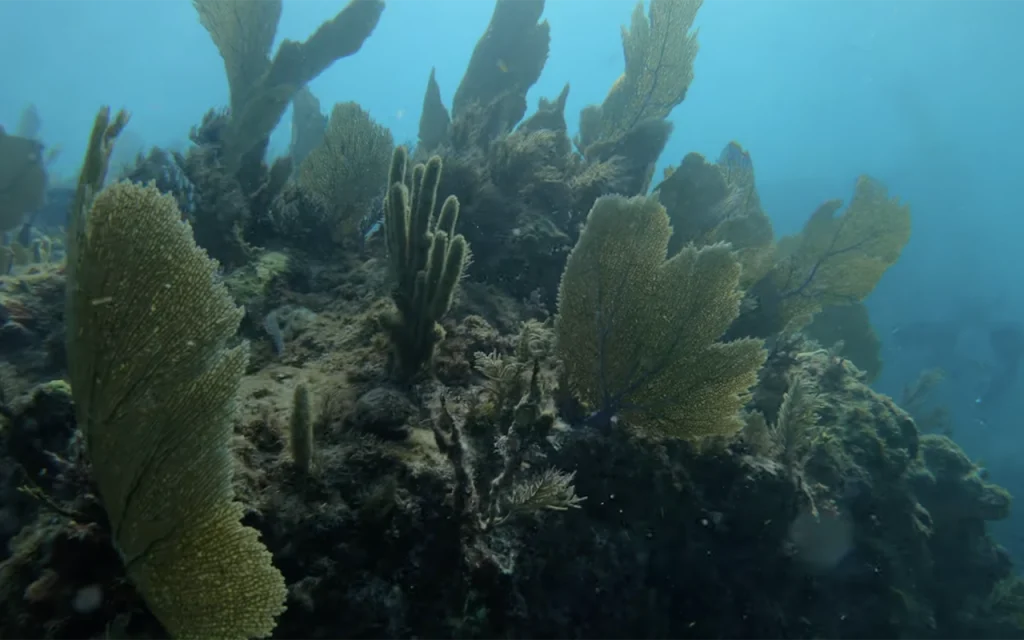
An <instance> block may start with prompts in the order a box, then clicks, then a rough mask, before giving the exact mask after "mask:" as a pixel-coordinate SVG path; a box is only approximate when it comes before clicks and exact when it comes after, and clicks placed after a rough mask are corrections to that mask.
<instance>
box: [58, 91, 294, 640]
mask: <svg viewBox="0 0 1024 640" xmlns="http://www.w3.org/2000/svg"><path fill="white" fill-rule="evenodd" d="M127 121H128V116H127V114H126V113H125V112H123V111H122V112H120V113H119V114H118V115H117V116H116V117H115V119H114V121H113V122H110V120H109V110H108V109H106V108H104V109H103V110H101V111H100V113H99V115H98V116H97V118H96V123H95V126H94V129H93V133H92V138H91V141H90V144H89V150H88V152H87V155H86V158H85V162H84V166H83V169H82V174H81V178H80V182H79V187H78V193H77V196H76V199H75V204H74V207H73V209H72V214H71V216H70V230H69V234H68V237H69V246H68V266H67V272H68V285H67V303H66V304H67V310H66V322H67V352H68V364H69V377H70V379H71V385H72V393H73V398H74V403H75V415H76V418H77V422H78V428H79V429H80V430H81V432H82V433H83V434H84V438H85V447H86V452H87V455H88V458H89V461H90V463H91V468H92V476H93V480H94V481H95V483H96V486H97V488H98V493H99V498H100V501H101V502H102V504H103V506H104V508H105V510H106V513H107V516H108V519H109V523H110V529H111V535H112V539H113V542H114V544H115V546H116V548H117V550H118V552H119V554H120V555H121V557H122V559H123V561H124V566H125V571H126V573H127V575H128V577H129V579H130V580H131V581H132V583H133V584H134V586H135V587H136V588H137V589H138V591H139V593H140V594H141V595H142V597H143V598H144V599H145V601H146V603H147V604H148V606H149V608H150V610H151V611H152V612H153V614H154V615H155V616H156V617H157V619H158V620H159V621H160V622H161V624H162V625H163V626H164V628H165V629H166V630H167V632H168V633H169V634H170V635H172V636H174V637H195V638H229V637H234V638H251V637H264V636H268V635H270V633H271V632H272V631H273V629H274V626H275V624H276V618H277V616H278V615H279V614H280V613H281V612H282V611H283V610H284V601H285V596H286V593H287V591H286V588H285V584H284V579H283V577H282V576H281V573H280V572H278V570H277V569H276V568H275V567H274V565H273V563H272V561H271V555H270V552H269V551H267V549H266V547H264V546H263V544H262V543H261V542H260V540H259V537H258V536H259V534H258V533H257V531H256V530H255V529H252V528H250V527H247V526H243V525H242V524H241V522H240V520H241V517H242V514H243V511H244V507H243V506H242V504H241V503H240V502H237V501H235V500H234V498H233V491H232V474H233V464H232V456H231V451H230V443H231V438H232V423H231V418H232V415H233V413H234V409H235V397H236V395H237V393H238V387H239V383H240V381H241V377H242V375H243V373H244V372H245V367H246V364H247V363H248V345H247V344H245V343H243V344H241V345H238V346H235V347H231V348H229V347H228V346H227V342H228V340H229V339H231V338H232V337H233V336H234V335H235V332H236V331H237V329H238V323H239V321H240V320H241V318H242V315H243V310H242V309H241V308H239V307H237V306H235V304H234V302H233V301H232V299H231V297H230V295H229V294H228V292H227V290H226V289H225V287H224V285H223V284H222V283H221V282H220V281H219V280H218V279H217V277H216V274H217V268H218V267H217V263H216V262H214V261H213V260H211V259H209V258H208V257H207V256H206V254H205V252H203V250H202V249H200V248H199V247H198V246H196V244H195V241H194V240H193V238H192V231H191V229H190V228H189V227H188V226H187V225H186V224H184V223H182V220H181V212H180V211H179V210H178V207H177V205H176V204H175V201H174V199H173V198H172V197H171V196H166V195H161V194H160V192H159V191H157V189H156V188H155V187H153V186H148V187H141V186H138V185H134V184H131V183H127V182H121V183H117V184H114V185H111V186H109V187H107V188H106V189H104V190H103V191H102V192H100V193H99V194H98V195H95V196H94V195H93V194H94V193H95V191H96V190H97V189H98V187H99V185H101V184H102V183H103V179H104V177H105V174H106V169H107V163H108V160H109V157H110V152H111V150H112V146H113V143H114V140H115V138H116V137H117V135H118V134H119V133H120V131H121V130H122V129H123V128H124V126H125V124H126V123H127Z"/></svg>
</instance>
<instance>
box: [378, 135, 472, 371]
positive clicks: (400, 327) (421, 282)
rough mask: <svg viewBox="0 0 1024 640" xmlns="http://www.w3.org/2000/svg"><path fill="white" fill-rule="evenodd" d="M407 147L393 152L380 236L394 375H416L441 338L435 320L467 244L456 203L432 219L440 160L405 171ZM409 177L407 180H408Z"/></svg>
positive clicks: (448, 300) (447, 301)
mask: <svg viewBox="0 0 1024 640" xmlns="http://www.w3.org/2000/svg"><path fill="white" fill-rule="evenodd" d="M408 163H409V155H408V152H407V151H406V149H405V147H398V148H397V149H395V153H394V157H393V159H392V161H391V170H390V173H389V177H388V180H389V184H390V187H389V189H388V196H387V199H386V200H385V202H384V235H385V238H386V241H387V247H388V259H389V262H390V268H391V273H392V277H393V279H394V287H393V289H392V293H391V297H392V299H393V300H394V302H395V307H396V310H397V313H396V314H394V315H393V316H390V317H388V318H386V319H385V325H386V326H387V329H388V332H389V333H390V337H391V346H392V348H393V352H392V355H393V356H394V363H393V364H394V366H395V373H396V374H397V375H398V376H399V377H400V378H409V377H411V376H413V375H415V374H416V373H417V372H418V371H419V370H420V369H421V368H422V367H423V366H424V365H425V364H428V363H429V362H430V361H431V360H432V359H433V355H434V346H435V345H436V344H437V343H438V342H439V341H440V340H442V339H443V338H444V329H442V328H441V325H439V324H438V321H439V320H440V319H441V318H443V317H444V315H445V314H446V313H448V309H449V308H450V307H451V304H452V298H453V297H454V296H455V288H456V286H457V285H458V283H459V280H460V279H461V278H462V271H463V269H464V268H465V266H466V260H467V258H468V254H469V245H467V244H466V239H465V238H464V237H463V236H462V235H459V234H456V233H455V223H456V221H457V220H458V217H459V201H458V199H457V198H455V196H448V198H447V199H445V201H444V204H443V205H442V206H441V212H440V215H439V216H438V217H437V219H436V220H435V219H434V208H435V206H436V201H437V185H438V183H439V182H440V180H441V158H439V157H437V156H435V157H433V158H431V159H430V161H429V162H428V163H427V164H426V165H422V164H421V165H416V167H415V168H414V169H413V170H412V171H411V172H408V173H409V174H411V175H407V168H408ZM409 178H411V181H408V182H407V180H408V179H409Z"/></svg>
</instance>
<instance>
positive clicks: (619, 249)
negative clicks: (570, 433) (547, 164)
mask: <svg viewBox="0 0 1024 640" xmlns="http://www.w3.org/2000/svg"><path fill="white" fill-rule="evenodd" d="M670 235H671V228H670V227H669V222H668V216H667V215H666V213H665V209H664V208H663V207H662V206H661V205H660V204H658V202H657V200H655V199H653V198H642V197H636V198H631V199H626V198H622V197H618V196H606V197H603V198H601V199H599V200H598V201H597V203H596V204H595V205H594V208H593V209H592V210H591V211H590V215H589V217H588V218H587V226H586V228H585V229H584V231H583V234H582V236H581V237H580V240H579V243H578V244H577V245H576V248H575V249H573V252H572V254H571V255H570V257H569V261H568V264H567V265H566V268H565V273H564V274H563V276H562V286H561V289H560V291H559V307H558V310H559V315H558V319H557V322H556V333H557V339H558V350H559V352H560V355H561V356H562V359H563V361H564V362H565V367H566V370H567V372H568V376H569V380H570V382H571V383H572V384H573V386H574V387H575V390H576V392H577V393H578V394H579V396H580V397H581V398H582V399H583V400H584V401H586V402H587V403H589V404H590V405H591V407H592V408H593V409H595V410H596V413H595V414H594V416H592V418H591V420H592V421H593V422H595V423H599V424H600V423H608V422H609V421H610V420H611V419H612V418H613V417H614V416H615V415H617V414H621V415H622V416H623V417H624V418H625V419H626V420H627V421H628V422H629V424H630V425H632V426H633V427H635V428H636V429H638V430H640V431H642V432H644V433H648V434H651V435H656V436H674V437H698V436H705V435H713V434H720V433H731V432H734V431H735V430H736V429H738V428H739V427H740V420H739V417H738V412H739V409H740V407H741V406H742V405H743V403H744V398H745V397H746V394H747V392H748V390H749V389H750V387H752V386H753V385H754V383H755V382H756V378H757V371H758V369H759V368H760V366H761V364H762V363H763V362H764V358H765V353H764V350H763V349H762V346H761V341H760V340H748V339H744V340H738V341H735V342H731V343H720V342H716V341H717V340H718V338H719V337H720V336H721V335H722V333H723V332H724V331H725V329H726V327H728V326H729V323H730V322H732V321H733V319H734V318H735V317H736V315H737V313H738V312H739V303H740V297H741V294H740V291H739V289H738V286H737V285H738V282H739V277H740V265H739V263H738V262H737V260H736V258H735V256H734V254H733V253H732V251H730V250H729V248H728V246H726V245H713V246H709V247H704V248H701V249H697V248H694V247H692V246H691V247H687V248H685V249H683V250H682V251H681V252H679V253H678V254H676V255H675V256H674V257H672V258H671V259H670V260H668V261H667V262H666V261H665V251H666V248H667V247H668V241H669V236H670Z"/></svg>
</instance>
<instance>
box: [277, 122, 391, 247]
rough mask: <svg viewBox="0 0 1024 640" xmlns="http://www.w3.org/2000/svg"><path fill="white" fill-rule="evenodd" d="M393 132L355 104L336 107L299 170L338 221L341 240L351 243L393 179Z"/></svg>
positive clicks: (305, 183) (302, 182) (303, 181)
mask: <svg viewBox="0 0 1024 640" xmlns="http://www.w3.org/2000/svg"><path fill="white" fill-rule="evenodd" d="M394 148H395V143H394V140H393V139H392V137H391V132H390V131H388V129H387V128H386V127H383V126H381V125H379V124H377V122H375V121H374V120H373V118H371V117H370V114H368V113H367V112H366V111H364V110H363V109H362V108H360V106H359V105H358V104H356V103H355V102H345V103H340V104H336V105H334V110H333V111H332V112H331V118H330V120H329V121H328V122H327V129H326V130H325V131H324V134H323V139H322V140H321V142H320V144H319V145H318V146H317V147H315V148H314V149H313V150H312V151H310V153H309V155H308V156H307V157H306V159H305V161H304V162H303V163H302V164H301V165H299V168H298V172H297V174H298V176H297V177H298V182H299V184H300V185H301V186H303V187H305V188H306V189H307V190H309V191H310V192H312V193H313V194H315V195H316V196H319V197H320V198H322V199H323V201H324V202H325V204H326V206H327V208H328V210H329V211H330V212H331V213H332V215H333V216H334V223H335V225H336V228H335V237H336V238H339V237H340V238H341V239H345V238H349V237H352V236H354V234H355V232H356V231H357V227H358V224H359V222H360V219H361V218H362V217H363V216H364V215H365V213H366V211H367V210H369V209H370V208H371V207H370V203H371V201H372V200H373V199H374V197H375V196H377V194H379V193H380V191H381V188H380V183H381V182H382V181H384V180H386V179H387V175H388V167H389V166H390V163H391V156H392V153H393V152H394Z"/></svg>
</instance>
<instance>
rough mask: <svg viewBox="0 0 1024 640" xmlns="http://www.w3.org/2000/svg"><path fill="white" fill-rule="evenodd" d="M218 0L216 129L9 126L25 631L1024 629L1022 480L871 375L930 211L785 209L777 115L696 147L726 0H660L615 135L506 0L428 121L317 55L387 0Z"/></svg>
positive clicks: (11, 324) (565, 633)
mask: <svg viewBox="0 0 1024 640" xmlns="http://www.w3.org/2000/svg"><path fill="white" fill-rule="evenodd" d="M193 5H194V8H195V10H196V12H197V14H198V19H199V22H200V23H201V24H202V26H203V27H204V28H205V29H206V31H207V32H208V33H209V35H210V37H211V38H212V40H213V42H214V44H215V45H216V47H217V49H218V50H219V51H220V54H221V57H222V58H223V61H224V68H225V70H226V72H227V80H228V85H229V88H230V105H228V106H227V108H224V109H219V110H212V111H210V112H209V113H208V114H207V115H206V116H205V117H204V118H203V120H202V122H201V123H200V124H199V125H198V126H196V127H195V128H193V130H192V131H191V134H190V140H191V145H189V146H188V147H187V149H186V150H185V151H182V152H178V151H170V150H165V149H160V148H155V147H154V148H152V149H149V150H148V151H147V152H146V153H139V154H138V155H137V156H132V155H131V154H130V153H129V154H126V153H125V151H123V150H122V151H119V145H122V144H124V145H128V139H129V138H130V133H131V131H130V129H128V130H126V127H128V125H129V115H128V114H127V113H126V112H124V111H121V112H117V113H112V112H111V111H110V110H109V109H107V108H103V109H101V110H100V111H99V113H98V115H97V117H96V120H95V126H94V128H93V130H92V133H91V136H90V138H89V141H88V150H87V152H86V155H85V158H84V159H83V161H82V164H81V169H80V173H79V175H78V176H77V180H73V181H69V182H67V183H62V182H61V181H60V180H59V179H57V177H56V176H48V175H47V166H48V165H49V161H50V160H51V159H52V156H53V155H54V152H53V151H52V150H47V149H46V148H45V147H44V145H43V143H42V142H41V141H40V139H39V135H38V132H39V129H40V120H39V117H38V115H37V114H36V112H35V111H34V110H33V109H26V111H25V114H24V117H23V119H22V122H21V125H20V126H19V128H18V129H17V130H16V131H15V132H13V133H10V132H3V133H2V135H0V227H2V229H3V230H4V231H5V242H4V244H3V246H2V247H0V257H2V265H0V272H2V275H0V310H2V317H0V322H2V323H3V324H2V326H0V353H2V354H3V361H2V365H0V390H2V396H0V414H2V430H0V456H2V464H0V539H2V542H3V549H4V551H3V553H2V555H0V560H2V564H0V607H2V612H3V613H2V615H0V620H2V621H0V637H52V638H81V637H167V636H171V637H183V638H251V637H267V636H270V635H274V636H276V637H294V638H299V637H306V638H309V637H315V638H337V637H403V636H408V637H626V636H629V637H916V638H941V637H1010V636H1014V635H1016V636H1017V637H1020V635H1021V634H1022V633H1024V626H1022V625H1024V606H1022V605H1024V585H1022V583H1020V582H1019V581H1018V579H1017V578H1016V577H1015V574H1014V572H1013V569H1012V567H1011V565H1010V562H1009V560H1008V559H1007V556H1006V553H1005V552H1004V551H1003V550H1002V549H1001V548H1000V547H998V545H996V544H995V543H994V542H993V541H992V540H991V539H990V538H989V536H988V534H987V533H986V530H985V522H986V521H990V520H998V519H1001V518H1004V517H1006V515H1007V513H1008V510H1009V503H1010V498H1009V494H1007V493H1006V492H1005V491H1004V490H1003V489H1002V488H1000V487H998V486H996V485H993V484H991V483H989V482H988V481H987V479H986V478H985V477H984V474H981V473H978V468H977V467H976V466H975V465H974V464H973V463H972V462H971V461H970V460H969V459H968V458H967V457H966V456H965V455H964V454H963V452H962V451H961V450H960V449H959V448H958V447H957V446H956V445H955V444H954V443H953V442H952V441H951V440H949V439H948V438H946V437H944V436H940V435H929V434H924V433H921V432H920V431H919V429H918V426H917V424H916V423H915V421H914V419H913V418H912V416H911V415H910V414H908V413H907V412H906V411H904V410H903V409H901V408H900V407H899V406H897V405H896V404H895V403H894V402H893V401H892V400H891V399H889V398H887V397H884V396H882V395H879V394H877V393H875V392H874V391H872V390H871V389H870V387H869V386H868V384H869V383H870V382H871V380H872V379H873V378H874V377H875V376H876V375H877V374H878V372H879V370H880V368H881V366H882V365H881V359H880V358H879V355H878V340H877V338H876V337H875V336H874V334H873V332H872V330H871V325H870V322H869V318H868V315H867V311H866V308H865V307H864V305H863V304H862V302H861V301H862V300H863V299H864V298H865V297H866V296H867V295H868V294H870V293H871V291H872V289H873V288H874V287H875V285H876V284H877V283H878V282H879V280H880V278H881V277H882V276H883V275H884V273H885V271H886V270H887V269H888V268H889V267H890V266H892V265H893V264H894V263H895V262H896V261H897V260H898V258H899V256H900V253H901V251H902V249H903V247H904V245H905V244H906V243H907V241H908V240H909V237H910V210H909V208H908V207H907V206H906V205H904V204H902V203H901V202H899V201H898V200H897V199H895V198H892V197H890V196H889V195H888V194H887V192H886V189H885V188H884V187H883V186H882V185H881V184H880V183H879V182H877V181H876V180H874V179H872V178H871V177H868V176H861V177H859V178H857V179H856V183H855V185H854V189H853V194H852V198H851V199H850V200H849V202H847V203H846V204H845V208H844V203H843V202H842V201H840V200H835V201H830V202H826V203H823V204H822V205H821V206H820V207H819V208H818V209H817V211H814V212H813V213H812V214H811V216H810V218H809V219H808V221H807V223H806V225H805V226H804V228H803V230H802V231H800V232H799V233H797V234H795V235H792V236H786V237H781V238H777V237H776V236H775V234H774V233H773V230H772V225H771V222H770V219H769V217H768V215H767V213H766V212H765V210H764V209H763V207H762V205H761V201H760V199H759V197H758V193H757V187H756V183H755V179H754V165H753V162H752V160H751V157H750V154H749V153H747V152H746V151H745V150H744V149H743V148H742V147H741V146H740V145H739V144H738V143H735V142H732V143H730V144H729V145H727V146H726V147H725V149H724V150H723V151H722V153H721V155H720V156H719V157H718V158H715V159H707V158H705V157H703V156H701V155H700V154H697V153H691V154H689V155H687V156H686V157H684V158H683V159H682V161H681V162H680V163H679V164H678V165H676V166H673V167H670V168H669V169H668V170H666V171H665V172H664V175H660V176H657V178H656V177H655V175H654V168H655V165H656V163H657V162H658V161H659V158H660V156H661V154H662V151H663V149H664V147H665V145H666V142H667V140H668V138H669V135H670V134H671V131H672V124H671V122H670V121H669V117H670V115H671V113H672V111H673V110H674V109H675V108H676V107H677V106H678V105H679V104H681V103H682V102H683V100H684V98H685V97H686V93H687V90H688V89H689V87H690V84H691V81H692V80H693V73H694V71H693V68H694V60H695V58H696V56H697V52H698V41H697V35H696V32H695V31H694V30H693V28H692V26H693V22H694V19H695V17H696V15H697V13H698V10H699V9H700V7H701V1H700V0H650V2H649V5H648V7H647V8H646V9H645V7H644V6H643V5H642V4H637V6H636V7H635V9H634V11H633V14H632V19H631V22H630V24H629V26H628V28H624V29H623V32H622V43H623V52H624V54H625V68H624V71H623V73H622V75H621V76H620V77H619V79H618V80H617V81H616V82H615V83H614V85H613V86H612V87H611V88H610V90H609V91H608V94H607V96H606V97H605V98H604V100H603V102H601V103H600V104H594V105H591V106H588V107H586V108H585V109H583V111H582V113H581V114H580V120H579V131H578V132H577V133H576V135H575V136H573V137H570V133H569V131H568V128H567V126H566V120H565V106H566V100H567V97H568V94H569V86H568V85H566V87H565V89H563V90H562V92H561V93H560V94H559V95H558V96H556V97H555V98H553V99H541V100H540V103H539V105H538V106H537V107H536V109H533V110H531V109H530V108H528V105H527V100H526V95H527V92H528V91H529V90H530V88H531V87H532V86H533V85H534V83H535V82H536V81H537V79H538V78H539V76H540V74H541V71H542V70H543V68H544V64H545V62H546V60H547V57H548V49H549V43H550V35H549V25H548V23H547V22H546V21H542V20H541V14H542V12H543V10H544V2H543V0H497V2H496V4H495V7H494V12H493V15H492V18H491V22H490V24H489V26H488V27H487V30H486V32H485V33H484V34H483V35H482V36H481V37H480V39H479V40H478V42H477V44H476V47H475V48H474V49H473V53H472V57H471V59H470V62H469V65H468V67H467V69H466V72H465V74H464V76H463V77H462V80H461V82H460V84H459V85H458V88H457V90H456V91H455V94H454V99H453V100H452V101H451V104H450V105H446V104H444V102H443V100H442V98H441V92H440V83H441V81H442V79H440V78H438V77H436V75H435V74H434V73H433V72H432V73H431V74H430V77H429V78H427V85H426V92H425V95H424V98H423V107H422V112H421V116H420V122H419V136H418V141H417V143H416V144H415V146H414V148H413V147H412V146H396V145H395V143H394V140H393V139H392V135H391V133H390V132H389V131H388V130H387V129H386V128H385V127H383V126H381V125H380V124H378V123H376V122H375V121H374V120H373V118H372V117H371V116H370V115H369V114H368V113H367V112H366V111H365V110H363V109H362V108H361V107H360V106H359V105H358V104H356V103H354V102H347V103H341V104H337V105H334V107H333V108H332V109H331V110H330V113H329V115H324V114H323V113H322V111H321V106H320V103H319V101H318V100H317V98H316V97H315V96H314V95H313V93H312V92H311V91H310V90H309V88H308V87H307V85H308V84H309V82H310V81H312V80H313V79H315V78H316V77H317V76H318V75H319V74H320V73H322V72H323V71H324V70H325V69H327V68H328V67H330V66H331V65H332V64H333V62H334V61H336V60H338V59H340V58H343V57H346V56H351V55H356V54H357V52H358V51H359V49H360V48H361V47H362V45H363V43H364V42H365V41H366V39H367V38H369V37H370V36H371V34H372V33H373V31H374V29H375V27H376V25H377V23H378V21H379V20H380V19H381V17H382V15H386V14H384V11H385V6H384V3H383V2H382V1H381V0H352V1H351V2H350V3H348V4H347V5H346V6H344V7H343V8H342V9H341V11H340V12H339V13H338V14H337V15H336V16H335V17H333V18H331V19H330V20H328V21H327V22H325V23H323V25H321V26H320V28H319V29H317V31H316V32H315V33H313V34H312V35H311V36H309V38H308V39H307V40H305V41H303V42H294V41H291V40H285V41H284V42H282V43H281V45H280V46H279V47H278V48H277V49H276V51H272V45H273V42H274V39H275V35H276V27H277V23H278V20H279V18H280V14H281V9H282V2H281V0H264V1H260V2H253V1H248V0H193ZM389 10H398V8H392V9H389ZM289 107H292V123H291V126H292V141H291V146H290V149H289V153H288V155H287V156H283V157H279V158H277V159H276V160H273V161H272V162H271V161H270V160H269V159H268V157H267V156H268V154H267V146H268V138H269V136H270V133H271V131H272V130H274V129H275V128H276V127H277V126H278V124H279V122H280V121H281V119H282V117H283V116H284V114H285V113H286V111H287V109H288V108H289ZM121 148H122V149H123V148H124V147H121ZM852 178H853V176H851V179H852Z"/></svg>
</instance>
